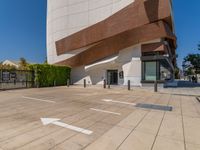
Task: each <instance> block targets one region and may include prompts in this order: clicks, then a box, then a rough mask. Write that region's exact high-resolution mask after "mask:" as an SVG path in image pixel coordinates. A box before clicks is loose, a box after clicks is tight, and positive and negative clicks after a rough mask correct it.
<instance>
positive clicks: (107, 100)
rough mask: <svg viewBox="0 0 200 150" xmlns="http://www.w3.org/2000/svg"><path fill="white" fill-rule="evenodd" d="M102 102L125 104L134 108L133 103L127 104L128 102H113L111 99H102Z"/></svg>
mask: <svg viewBox="0 0 200 150" xmlns="http://www.w3.org/2000/svg"><path fill="white" fill-rule="evenodd" d="M102 101H104V102H112V103H119V104H126V105H132V106H136V104H135V103H128V102H121V101H115V100H112V99H102Z"/></svg>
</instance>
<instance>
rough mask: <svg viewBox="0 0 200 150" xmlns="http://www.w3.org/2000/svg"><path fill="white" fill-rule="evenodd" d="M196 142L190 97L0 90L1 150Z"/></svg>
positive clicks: (166, 147)
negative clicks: (142, 105) (168, 108)
mask: <svg viewBox="0 0 200 150" xmlns="http://www.w3.org/2000/svg"><path fill="white" fill-rule="evenodd" d="M138 104H146V105H148V106H149V107H144V108H142V107H137V106H138ZM154 105H155V106H156V107H153V106H154ZM158 106H159V107H158ZM165 106H169V107H171V108H172V111H170V110H164V109H163V110H162V107H165ZM160 108H161V109H160ZM199 139H200V103H199V102H198V101H197V100H196V98H195V97H193V96H184V95H178V94H170V93H168V92H166V93H154V92H153V91H152V90H144V89H134V90H131V91H127V90H126V89H120V88H116V89H103V88H100V87H95V88H91V87H89V88H83V87H76V86H74V87H69V88H67V87H57V88H41V89H25V90H11V91H1V92H0V150H18V149H19V150H81V149H85V150H199V149H200V140H199Z"/></svg>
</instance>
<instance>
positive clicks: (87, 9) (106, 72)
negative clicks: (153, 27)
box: [47, 0, 173, 86]
mask: <svg viewBox="0 0 200 150" xmlns="http://www.w3.org/2000/svg"><path fill="white" fill-rule="evenodd" d="M134 1H135V0H47V3H48V6H47V58H48V63H49V64H55V63H58V62H61V61H63V60H67V59H69V58H71V57H73V56H75V55H76V54H78V53H81V52H82V51H84V50H87V49H88V48H89V47H92V46H94V45H90V46H88V47H84V48H81V49H76V50H73V51H68V52H67V53H65V54H62V55H59V56H58V55H57V51H56V41H59V40H61V39H63V38H66V37H68V36H69V35H72V34H74V33H77V32H78V31H81V30H82V29H84V28H87V27H90V26H92V25H94V24H96V23H98V22H101V21H103V20H105V19H106V18H108V17H110V16H112V15H113V14H115V13H116V12H118V11H120V10H121V9H123V8H124V7H126V6H128V5H130V4H131V3H133V2H134ZM160 1H164V0H160ZM155 12H156V11H155ZM122 20H123V19H122ZM172 22H173V21H172ZM83 40H84V39H83ZM162 40H163V39H162V38H156V39H152V40H151V41H146V42H144V43H138V44H136V45H132V46H130V47H128V48H125V49H121V50H120V51H119V53H118V55H117V56H116V55H115V56H110V57H108V58H105V59H103V60H100V61H97V62H95V63H93V64H89V65H88V66H78V67H74V68H72V72H71V81H72V83H73V84H83V80H84V79H85V80H86V82H87V84H103V80H104V79H105V80H107V82H110V81H109V80H110V79H109V77H108V76H111V75H110V74H113V78H114V80H115V81H113V82H115V83H116V84H119V85H126V84H127V82H128V80H130V82H131V85H134V86H141V81H142V80H143V78H146V77H145V75H144V73H145V72H148V73H147V76H148V78H149V80H151V81H153V80H155V78H157V76H161V75H158V74H159V73H158V72H157V71H159V70H158V69H157V70H156V74H155V71H154V69H155V64H154V63H147V64H146V65H147V66H148V67H149V68H150V69H148V68H147V67H146V68H147V69H146V70H144V69H145V67H144V65H145V64H144V63H143V62H142V61H141V57H142V45H143V44H149V43H150V44H152V43H159V42H163V41H162ZM160 67H161V68H162V66H160ZM151 68H153V69H151ZM160 70H161V71H162V69H160ZM110 71H111V72H110ZM152 71H153V72H152ZM163 72H165V71H163ZM120 73H123V75H122V76H121V75H120ZM160 74H162V73H160ZM116 78H117V79H116ZM159 78H161V77H159ZM162 79H163V78H162ZM156 80H157V79H156Z"/></svg>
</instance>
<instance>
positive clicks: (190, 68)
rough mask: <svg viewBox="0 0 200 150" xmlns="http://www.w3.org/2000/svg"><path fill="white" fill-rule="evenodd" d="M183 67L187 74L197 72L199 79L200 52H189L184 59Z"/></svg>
mask: <svg viewBox="0 0 200 150" xmlns="http://www.w3.org/2000/svg"><path fill="white" fill-rule="evenodd" d="M183 68H184V71H185V72H187V74H188V73H190V74H195V75H196V79H197V74H198V73H200V54H189V55H188V56H186V57H185V58H184V61H183ZM188 75H189V74H188Z"/></svg>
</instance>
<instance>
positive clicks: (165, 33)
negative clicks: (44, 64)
mask: <svg viewBox="0 0 200 150" xmlns="http://www.w3.org/2000/svg"><path fill="white" fill-rule="evenodd" d="M164 37H165V38H168V39H171V40H175V39H176V38H175V36H174V35H173V33H172V32H169V30H168V25H167V24H166V23H164V22H163V21H159V22H157V23H152V24H148V25H144V26H142V27H138V28H135V29H133V30H129V31H126V32H123V33H121V34H118V35H116V36H114V37H111V38H108V39H106V40H104V41H102V42H101V43H99V44H98V45H95V46H93V47H91V48H89V49H88V50H86V51H84V52H82V53H79V54H78V55H76V56H74V57H71V58H69V59H67V60H64V61H61V62H59V63H57V64H59V65H67V66H70V67H76V66H81V65H89V64H91V63H94V62H96V61H98V60H101V59H103V58H106V57H108V56H112V55H115V54H118V53H119V51H120V50H122V49H124V48H128V47H130V46H132V45H135V44H138V43H141V42H146V41H150V40H154V39H158V38H164Z"/></svg>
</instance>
